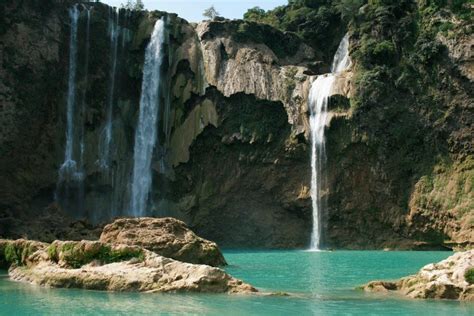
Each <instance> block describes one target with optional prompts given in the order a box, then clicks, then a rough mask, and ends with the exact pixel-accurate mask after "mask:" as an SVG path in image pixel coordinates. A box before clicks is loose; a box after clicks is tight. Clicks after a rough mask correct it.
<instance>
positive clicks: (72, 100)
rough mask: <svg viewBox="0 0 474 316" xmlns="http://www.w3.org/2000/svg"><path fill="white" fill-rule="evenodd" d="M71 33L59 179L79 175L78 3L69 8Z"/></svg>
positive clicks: (62, 179) (68, 178) (63, 179)
mask: <svg viewBox="0 0 474 316" xmlns="http://www.w3.org/2000/svg"><path fill="white" fill-rule="evenodd" d="M69 18H70V21H71V33H70V38H69V69H68V71H69V73H68V89H67V104H66V124H67V127H66V147H65V152H64V162H63V164H62V165H61V168H60V169H59V181H65V180H70V179H72V178H74V177H76V176H77V174H76V173H77V163H76V161H75V160H74V159H73V154H74V112H75V106H76V72H77V22H78V20H79V10H78V8H77V5H75V6H73V7H72V8H71V9H69Z"/></svg>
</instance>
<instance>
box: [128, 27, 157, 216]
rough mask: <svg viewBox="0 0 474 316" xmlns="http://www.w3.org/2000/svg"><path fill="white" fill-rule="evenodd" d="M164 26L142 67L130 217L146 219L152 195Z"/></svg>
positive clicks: (151, 44) (153, 35)
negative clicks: (152, 167) (148, 202)
mask: <svg viewBox="0 0 474 316" xmlns="http://www.w3.org/2000/svg"><path fill="white" fill-rule="evenodd" d="M165 27H166V26H165V22H164V20H163V18H162V19H160V20H158V21H156V23H155V26H154V29H153V33H152V35H151V40H150V43H149V44H148V46H147V48H146V52H145V64H144V66H143V81H142V92H141V97H140V112H139V118H138V124H137V129H136V132H135V148H134V157H133V158H134V166H133V176H132V177H133V178H132V195H131V203H130V211H131V214H130V215H134V216H143V215H145V211H146V206H147V201H148V196H149V194H150V191H151V183H152V174H151V172H152V171H151V160H152V156H153V149H154V148H155V144H156V140H157V131H158V123H159V119H158V114H159V109H160V104H159V90H160V81H161V71H160V70H161V64H162V62H163V57H164V54H163V49H162V46H163V43H164V41H165Z"/></svg>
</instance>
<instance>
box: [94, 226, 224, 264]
mask: <svg viewBox="0 0 474 316" xmlns="http://www.w3.org/2000/svg"><path fill="white" fill-rule="evenodd" d="M100 241H101V242H105V243H114V244H126V245H135V246H140V247H143V248H145V249H148V250H150V251H153V252H155V253H157V254H159V255H162V256H165V257H169V258H173V259H175V260H180V261H184V262H189V263H196V264H207V265H211V266H222V265H226V261H225V259H224V256H223V255H222V253H221V252H220V250H219V248H218V247H217V244H216V243H214V242H211V241H209V240H206V239H203V238H201V237H199V236H197V235H196V234H194V232H193V231H191V230H190V229H189V228H188V227H187V226H186V224H185V223H183V222H181V221H179V220H177V219H174V218H150V217H143V218H122V219H117V220H115V221H114V222H113V223H111V224H109V225H106V226H105V227H104V230H103V232H102V235H101V236H100Z"/></svg>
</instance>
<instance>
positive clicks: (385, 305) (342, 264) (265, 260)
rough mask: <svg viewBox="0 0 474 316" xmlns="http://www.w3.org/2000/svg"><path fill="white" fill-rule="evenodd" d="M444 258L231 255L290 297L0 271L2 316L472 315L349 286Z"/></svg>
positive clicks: (238, 268)
mask: <svg viewBox="0 0 474 316" xmlns="http://www.w3.org/2000/svg"><path fill="white" fill-rule="evenodd" d="M449 255H450V253H443V252H349V251H335V252H298V251H287V252H285V251H228V252H226V253H225V256H226V259H227V260H228V262H230V263H231V266H229V267H228V268H227V270H228V271H229V272H230V273H232V274H233V275H234V276H236V277H239V278H242V279H244V280H245V281H247V282H250V283H252V284H253V285H255V286H257V287H259V288H260V289H263V290H268V291H284V292H289V293H291V296H289V297H285V296H239V295H221V294H219V295H208V294H138V293H107V292H95V291H82V290H66V289H45V288H41V287H37V286H31V285H28V284H22V283H17V282H11V281H8V280H7V279H5V278H4V274H2V273H1V272H0V306H1V309H0V315H25V314H27V315H38V314H41V315H96V314H101V315H126V314H133V315H145V314H154V315H156V314H206V315H224V314H225V315H293V314H301V315H341V314H352V315H382V314H383V315H416V314H420V315H421V314H425V315H426V314H431V315H446V314H452V315H472V314H473V312H474V304H472V303H459V302H444V301H415V300H408V299H404V298H401V297H393V296H389V295H377V294H366V293H363V292H362V291H357V290H354V288H355V287H356V286H358V285H360V284H363V283H364V282H367V281H369V280H372V279H380V278H388V279H390V278H398V277H401V276H404V275H407V274H410V273H414V272H416V271H417V270H418V269H419V268H420V267H422V266H423V265H425V264H427V263H429V262H434V261H439V260H442V259H444V258H446V257H448V256H449Z"/></svg>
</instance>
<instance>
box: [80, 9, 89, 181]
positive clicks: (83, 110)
mask: <svg viewBox="0 0 474 316" xmlns="http://www.w3.org/2000/svg"><path fill="white" fill-rule="evenodd" d="M90 21H91V11H90V9H88V8H86V48H85V52H84V56H85V57H84V88H83V90H82V96H81V126H80V145H79V150H80V156H79V170H80V171H79V172H80V173H81V175H82V178H84V176H85V175H84V173H85V171H84V150H85V144H84V125H85V116H86V97H87V83H88V77H89V49H90Z"/></svg>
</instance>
